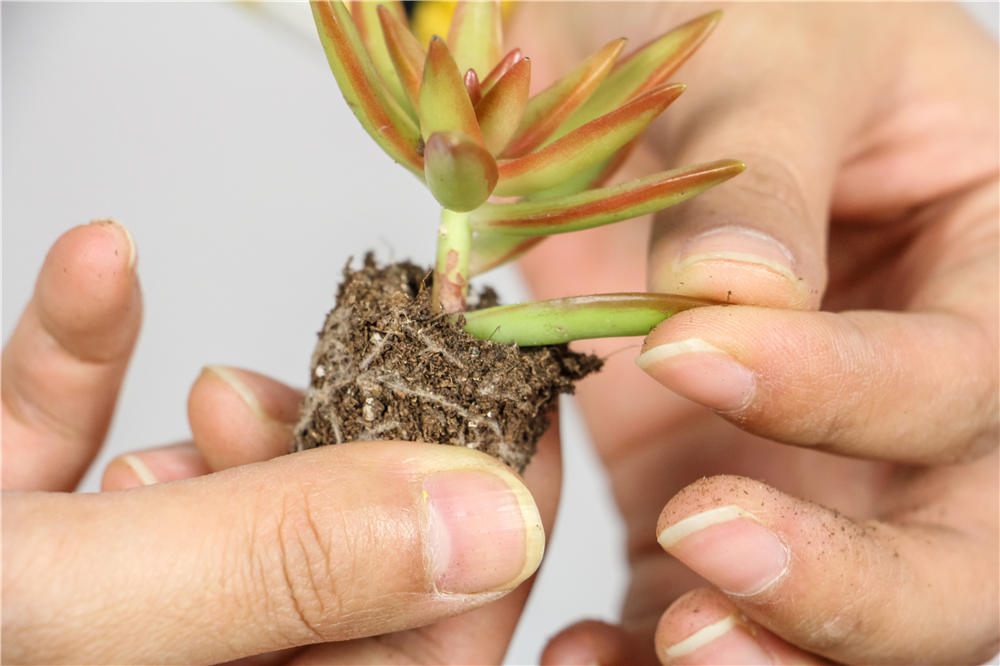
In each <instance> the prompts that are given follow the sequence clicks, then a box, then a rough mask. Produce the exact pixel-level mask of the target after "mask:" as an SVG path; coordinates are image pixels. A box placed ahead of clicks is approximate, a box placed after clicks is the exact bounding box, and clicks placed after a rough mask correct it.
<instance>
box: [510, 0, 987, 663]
mask: <svg viewBox="0 0 1000 666" xmlns="http://www.w3.org/2000/svg"><path fill="white" fill-rule="evenodd" d="M713 8H714V7H701V6H692V5H689V4H684V5H678V6H673V7H665V6H664V5H660V4H646V5H635V6H629V8H628V10H627V11H624V10H623V8H622V7H621V6H614V7H612V6H601V5H585V6H581V7H579V8H576V9H574V12H573V14H572V16H568V15H567V14H566V13H565V11H564V10H563V9H561V8H559V7H558V6H546V5H531V6H526V7H524V8H523V9H522V11H521V13H520V14H517V15H515V20H517V21H519V24H518V27H519V28H520V31H519V33H520V34H519V35H518V37H517V39H518V43H520V44H521V45H522V46H523V47H524V50H525V52H526V53H529V54H533V55H542V54H544V56H545V57H538V58H536V59H535V60H534V62H537V63H539V65H540V66H544V65H547V64H551V65H552V68H553V69H552V71H553V72H558V71H561V68H564V67H565V63H564V62H562V60H563V59H565V60H566V61H567V62H572V61H574V59H577V58H579V57H580V56H581V55H582V54H583V53H586V52H587V51H588V49H595V48H596V47H597V46H598V45H599V43H600V40H601V39H604V38H606V37H607V30H608V27H609V26H614V27H615V29H616V34H619V33H620V34H625V35H629V36H630V37H632V38H633V40H634V42H633V43H642V41H643V40H644V39H645V38H648V37H651V36H653V35H655V34H658V33H660V32H662V31H663V30H665V29H666V28H668V27H670V26H671V25H676V24H679V23H681V22H683V21H685V20H688V19H690V18H693V17H694V16H696V15H698V14H700V13H703V12H705V11H708V10H709V9H713ZM554 25H558V26H560V29H559V30H555V29H552V26H554ZM567 25H568V27H569V28H571V29H567ZM559 35H570V36H571V37H570V38H569V39H567V40H566V41H558V40H559ZM591 38H593V39H591ZM536 73H538V70H537V68H536ZM541 76H543V77H544V74H541ZM677 78H678V79H679V80H683V81H687V82H688V83H689V84H690V87H689V89H688V92H686V93H685V95H684V97H682V98H681V99H680V100H679V101H678V102H677V103H676V104H675V105H674V106H673V107H671V109H670V111H668V112H667V114H666V117H665V119H664V120H663V121H661V122H660V123H659V124H654V126H653V128H652V129H651V131H652V132H653V134H652V135H651V137H650V140H649V141H648V142H647V145H646V148H647V151H646V153H645V154H642V155H639V156H637V160H636V161H637V162H639V163H641V162H642V161H644V160H645V161H647V162H655V164H653V165H648V164H647V165H646V166H641V165H640V166H639V167H638V168H636V171H637V172H639V173H648V172H649V171H652V170H656V169H663V168H671V167H674V166H678V165H681V164H688V163H694V162H699V161H705V160H710V159H716V158H721V157H733V158H739V159H743V160H745V161H746V162H747V164H748V169H747V171H746V173H744V174H742V175H741V176H740V177H739V178H736V179H734V180H733V181H731V182H729V183H726V184H725V185H723V186H721V187H719V188H716V189H714V190H712V191H711V192H708V193H705V194H702V195H701V196H699V197H698V198H696V199H694V200H692V201H690V202H687V203H685V204H682V205H681V206H677V207H675V208H672V209H669V210H667V211H665V212H664V213H662V214H660V215H658V216H657V218H656V220H655V222H654V226H653V229H652V240H651V241H649V235H648V227H645V226H643V225H642V224H641V223H629V224H625V225H616V226H615V227H608V228H604V229H596V230H592V231H588V232H585V233H580V234H572V235H569V236H566V237H554V238H552V239H551V240H549V241H546V243H544V244H542V245H541V246H539V248H538V249H537V250H535V251H533V253H531V254H529V255H528V256H527V257H526V259H525V261H524V268H525V271H526V273H527V275H528V278H529V280H531V282H532V284H533V285H534V289H535V291H536V293H537V294H538V295H539V296H540V297H551V296H563V295H568V294H575V293H591V292H600V291H627V290H632V289H636V288H641V285H642V284H643V283H645V284H646V285H647V286H648V287H649V288H650V289H651V290H654V291H668V292H675V293H682V294H687V295H690V296H699V297H708V298H715V299H718V300H721V301H729V302H731V303H733V304H734V305H732V306H729V307H710V308H702V309H696V310H690V311H687V312H684V313H681V314H680V315H677V316H675V317H673V318H671V319H669V320H668V321H666V322H664V324H662V325H661V326H660V327H658V328H657V329H656V330H655V331H654V332H653V333H652V334H651V335H650V336H649V337H648V339H647V340H646V343H645V345H644V350H645V353H644V354H643V356H642V357H641V363H642V365H643V366H644V368H645V370H646V371H647V372H648V373H649V374H650V375H651V376H652V377H653V378H655V379H656V380H658V381H659V382H660V383H662V384H664V385H666V386H667V387H669V388H671V389H673V390H674V391H675V392H676V393H678V394H680V395H681V396H685V397H686V398H687V399H683V398H680V397H676V396H669V395H665V394H664V393H663V392H662V391H661V390H659V387H658V386H656V385H654V384H652V383H651V382H649V381H648V380H646V379H644V378H643V377H642V376H641V373H639V372H637V371H636V369H635V367H634V366H633V365H632V362H631V358H628V355H627V354H623V353H619V352H621V349H622V346H623V343H622V342H621V341H604V342H602V343H599V344H594V345H592V347H596V348H597V349H598V350H599V352H600V353H604V354H607V355H608V356H609V358H608V362H607V364H606V366H605V370H604V371H603V372H602V373H601V375H600V376H598V377H595V378H593V379H590V380H588V381H587V382H584V383H583V385H581V387H580V389H579V391H578V395H579V399H580V401H581V404H582V407H583V410H582V411H583V414H584V416H585V418H587V420H588V423H589V425H590V428H591V431H592V434H593V436H594V441H595V444H596V446H597V448H598V453H599V454H600V456H601V458H602V460H603V462H604V463H605V465H606V467H607V471H608V474H609V477H610V481H611V484H612V488H613V491H614V493H615V498H616V501H617V503H618V506H619V509H620V510H621V513H622V515H623V517H624V520H625V523H626V527H627V532H628V553H629V559H630V564H631V569H632V580H631V585H630V589H629V592H628V596H627V599H626V603H625V608H624V610H623V617H622V622H621V625H620V626H611V625H605V624H600V623H583V624H580V625H576V626H574V627H571V628H569V629H567V630H566V631H565V632H563V633H562V634H560V635H559V636H557V637H556V638H555V639H554V640H553V641H552V642H551V643H550V645H549V646H548V648H547V650H546V652H545V654H544V656H543V661H544V662H545V663H552V664H555V663H594V662H597V663H619V662H626V663H636V662H640V661H645V662H651V661H655V660H656V659H657V658H658V659H660V660H662V661H671V662H678V663H715V664H718V663H787V662H821V661H823V660H824V659H831V660H835V661H841V662H849V663H859V662H880V663H881V662H885V663H890V662H896V663H940V662H949V663H950V662H979V663H981V662H982V661H985V660H986V659H988V658H989V657H990V656H992V655H993V654H995V652H996V650H997V646H998V636H997V626H998V609H997V597H996V589H997V571H998V566H997V564H998V563H997V553H998V547H997V539H998V534H997V529H998V527H997V525H998V515H997V513H998V510H997V494H998V480H997V451H996V446H997V376H996V367H997V342H996V341H997V322H998V315H997V291H998V290H997V216H998V203H997V185H996V176H997V169H998V159H997V152H996V151H997V145H998V130H997V123H998V103H997V87H996V81H997V63H996V44H995V43H994V42H992V40H990V39H989V38H988V37H987V36H985V35H984V34H982V32H981V31H980V30H979V29H978V28H977V27H976V26H975V25H974V24H973V22H972V21H971V20H970V19H969V18H967V17H966V16H964V15H963V13H962V11H961V9H960V8H958V7H949V6H943V5H920V6H913V5H900V6H891V7H890V6H885V5H852V6H840V5H828V4H819V5H807V6H797V5H787V4H777V5H766V6H750V5H745V4H738V5H733V6H730V7H729V8H728V9H727V11H726V15H725V16H724V17H723V19H722V21H721V23H720V24H719V26H718V28H717V29H716V31H715V33H714V34H713V35H712V36H711V38H710V39H709V40H708V41H707V42H706V44H705V45H704V46H703V47H702V48H701V50H700V51H699V52H698V53H697V54H696V55H695V56H694V57H693V58H692V60H691V61H690V62H689V63H687V64H685V65H684V68H683V69H682V70H681V73H680V75H679V76H678V77H677ZM647 243H648V252H649V262H648V268H647V269H646V270H645V272H644V271H643V267H642V266H641V265H639V264H638V262H636V261H635V259H634V258H635V257H637V256H641V254H642V253H643V252H644V251H645V250H646V247H647ZM568 258H571V259H568ZM550 266H559V270H558V271H551V270H550V269H549V267H550ZM760 306H765V307H760ZM820 306H822V311H816V310H817V308H819V307H820ZM696 403H697V404H696ZM705 407H709V408H711V409H710V410H709V409H705ZM713 412H714V413H713ZM753 479H760V480H763V481H766V482H767V485H765V483H762V482H761V481H756V480H753ZM654 527H655V530H654ZM657 536H658V537H659V541H660V544H662V545H663V547H665V548H666V550H667V551H668V553H670V555H672V556H673V557H665V556H664V553H663V547H661V545H660V544H658V543H657V541H656V537H657ZM697 574H700V576H699V575H697ZM692 590H694V591H692ZM654 644H655V647H656V650H655V654H654V651H653V647H654Z"/></svg>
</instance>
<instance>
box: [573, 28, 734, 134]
mask: <svg viewBox="0 0 1000 666" xmlns="http://www.w3.org/2000/svg"><path fill="white" fill-rule="evenodd" d="M721 17H722V12H721V11H714V12H710V13H708V14H705V15H703V16H699V17H698V18H696V19H694V20H692V21H689V22H687V23H685V24H684V25H682V26H679V27H677V28H674V29H673V30H671V31H670V32H668V33H666V34H665V35H663V36H661V37H658V38H656V39H654V40H652V41H650V42H648V43H646V44H644V45H643V46H642V47H640V48H639V49H637V50H636V51H635V52H633V53H630V54H628V55H627V56H625V57H624V58H623V59H622V60H621V61H620V62H619V63H618V65H617V66H616V67H615V68H614V70H613V71H612V72H611V73H610V74H609V75H608V76H607V78H605V79H604V81H603V82H601V85H600V86H599V87H598V88H597V91H596V92H595V93H594V95H593V96H592V97H591V98H590V99H589V100H587V103H586V104H584V105H583V106H582V107H580V109H579V110H578V111H577V112H576V113H574V114H573V115H572V116H571V117H570V119H569V121H568V122H566V124H565V125H563V126H562V127H560V128H559V132H558V134H557V136H561V135H564V134H566V133H568V132H571V131H572V130H574V129H576V128H577V127H579V126H581V125H583V124H584V123H587V122H590V121H591V120H593V119H594V118H597V117H599V116H602V115H604V114H605V113H608V112H610V111H611V110H612V109H615V108H617V107H619V106H621V105H622V104H624V103H625V102H627V101H628V100H630V99H634V98H635V97H636V96H638V95H641V94H642V93H644V92H646V91H647V90H651V89H653V88H655V87H656V86H658V85H661V84H663V83H665V82H666V80H667V78H668V77H669V76H670V75H671V74H673V73H674V71H676V70H677V68H678V67H680V66H681V65H682V64H683V63H684V61H685V60H687V59H688V58H689V57H691V55H692V54H693V53H694V52H695V51H697V50H698V47H699V46H701V43H702V42H704V41H705V38H706V37H708V35H709V33H711V32H712V29H713V28H715V26H716V24H717V23H718V22H719V19H720V18H721Z"/></svg>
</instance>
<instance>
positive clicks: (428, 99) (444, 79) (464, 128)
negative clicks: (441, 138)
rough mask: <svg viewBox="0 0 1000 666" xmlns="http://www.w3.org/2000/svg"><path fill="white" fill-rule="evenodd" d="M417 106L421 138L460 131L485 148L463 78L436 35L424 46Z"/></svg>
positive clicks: (445, 47)
mask: <svg viewBox="0 0 1000 666" xmlns="http://www.w3.org/2000/svg"><path fill="white" fill-rule="evenodd" d="M419 109H420V110H419V113H420V132H421V133H422V134H423V137H424V141H428V140H429V139H430V136H431V134H434V133H435V132H461V133H462V134H464V135H465V136H467V137H469V138H471V139H473V140H475V141H476V142H477V143H479V144H480V145H483V147H484V148H485V145H484V144H483V135H482V133H481V132H480V130H479V121H477V120H476V111H475V109H473V108H472V101H471V100H470V99H469V93H468V91H466V89H465V82H464V81H463V80H462V75H461V73H459V70H458V66H457V65H456V64H455V61H454V60H453V59H452V57H451V52H450V51H448V45H447V44H445V43H444V40H443V39H441V38H440V37H434V38H433V39H431V44H430V47H429V48H428V50H427V62H426V64H425V65H424V77H423V81H422V82H421V83H420V106H419Z"/></svg>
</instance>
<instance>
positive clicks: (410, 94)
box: [376, 5, 427, 112]
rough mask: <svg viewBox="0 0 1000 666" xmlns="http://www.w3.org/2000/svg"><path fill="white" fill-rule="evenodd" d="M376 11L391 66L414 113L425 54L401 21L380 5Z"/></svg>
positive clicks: (417, 101)
mask: <svg viewBox="0 0 1000 666" xmlns="http://www.w3.org/2000/svg"><path fill="white" fill-rule="evenodd" d="M376 10H377V12H378V18H379V22H380V24H381V26H382V35H383V38H384V39H385V47H386V50H387V51H388V53H389V58H390V59H391V61H392V66H393V68H394V69H395V70H396V76H397V77H398V78H399V82H400V86H401V87H402V89H403V92H404V93H405V94H406V97H407V99H409V100H410V106H411V107H412V108H413V109H414V112H415V111H416V109H417V107H418V104H419V102H420V79H421V78H422V77H423V72H424V61H425V60H426V59H427V54H426V53H424V49H423V47H421V46H420V42H418V41H417V38H416V37H414V36H413V33H412V32H410V30H409V28H407V27H406V23H405V22H404V21H403V20H402V19H400V18H399V17H397V16H396V15H395V13H393V12H391V11H389V10H388V9H386V8H385V7H383V6H381V5H379V6H378V7H377V9H376Z"/></svg>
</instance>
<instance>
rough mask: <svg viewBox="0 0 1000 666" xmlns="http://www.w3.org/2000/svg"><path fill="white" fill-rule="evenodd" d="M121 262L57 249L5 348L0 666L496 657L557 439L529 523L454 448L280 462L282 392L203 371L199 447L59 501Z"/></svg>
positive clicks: (113, 361)
mask: <svg viewBox="0 0 1000 666" xmlns="http://www.w3.org/2000/svg"><path fill="white" fill-rule="evenodd" d="M134 257H135V248H134V246H133V244H132V241H131V237H130V236H129V235H128V232H127V231H125V229H124V228H123V227H121V226H120V225H117V224H115V223H110V222H104V223H95V224H91V225H86V226H82V227H77V228H75V229H72V230H70V231H69V232H67V233H66V234H64V235H63V236H62V237H61V238H60V239H59V240H58V241H56V243H55V245H54V246H53V248H52V250H51V251H50V252H49V255H48V257H47V258H46V261H45V264H44V266H43V267H42V270H41V273H40V274H39V277H38V282H37V286H36V290H35V294H34V297H33V299H32V300H31V302H30V304H29V305H28V307H27V309H26V311H25V313H24V316H23V317H22V319H21V321H20V323H19V325H18V328H17V329H16V331H15V332H14V334H13V335H12V337H11V339H10V341H9V344H8V345H7V346H6V348H5V349H4V352H3V365H4V372H3V423H2V425H3V462H4V465H3V487H4V495H3V508H4V521H3V564H4V566H3V590H4V599H3V601H4V613H3V639H4V640H3V661H4V663H84V662H89V663H152V662H164V661H169V662H174V663H196V662H197V663H203V662H220V661H229V660H233V659H237V658H243V657H246V656H247V655H256V654H260V653H267V654H266V656H262V657H251V658H249V659H250V661H251V662H252V663H285V662H291V663H296V664H306V663H322V664H332V663H350V664H357V663H379V664H382V663H388V662H392V663H400V664H405V663H441V662H454V663H488V662H499V661H500V660H501V659H502V658H503V654H504V652H505V651H506V648H507V643H508V641H509V639H510V636H511V634H512V632H513V630H514V627H515V625H516V622H517V619H518V617H519V615H520V612H521V608H522V607H523V605H524V602H525V600H526V598H527V595H528V592H529V589H530V580H529V581H527V582H525V584H523V585H519V586H518V585H517V583H519V582H520V581H521V580H523V578H524V576H525V575H527V574H528V573H530V571H531V570H533V569H534V567H535V566H537V559H538V557H540V552H538V550H539V549H540V548H541V544H540V539H541V537H540V536H539V535H537V532H536V531H537V529H538V516H539V514H541V522H542V524H543V525H544V526H546V529H547V528H548V527H551V524H552V519H553V517H554V512H555V505H556V503H557V501H558V489H559V480H560V461H559V451H558V433H557V428H552V429H550V431H549V432H548V433H547V435H546V436H545V437H544V438H543V440H542V441H541V442H540V443H539V452H538V454H537V455H536V456H535V458H534V460H533V461H532V464H531V465H530V466H529V467H528V469H527V470H526V472H525V480H526V484H527V485H528V486H529V487H530V488H531V493H532V494H533V495H534V497H535V498H537V503H538V507H539V508H538V509H537V510H536V509H535V506H534V502H533V501H532V499H531V497H529V496H528V490H527V489H525V486H524V485H522V482H521V480H520V479H518V478H517V477H516V476H515V475H514V474H513V473H512V472H511V471H510V470H509V469H508V468H507V467H505V466H503V465H501V464H500V463H498V462H497V461H495V460H493V459H492V458H489V457H488V456H486V455H485V454H481V453H479V452H476V451H471V450H468V449H465V448H462V447H443V446H438V445H431V444H415V443H411V442H405V443H400V442H366V443H349V444H343V445H340V446H334V447H322V448H320V449H315V450H311V451H304V452H301V453H298V454H294V455H288V456H282V455H281V454H283V453H285V452H286V451H287V450H288V445H289V442H290V434H291V432H290V428H289V427H288V426H287V425H286V424H284V423H283V421H286V420H291V419H294V417H295V414H296V413H297V409H298V401H299V395H298V393H297V392H295V391H293V390H291V389H289V388H288V387H285V386H283V385H281V384H278V383H277V382H274V381H272V380H269V379H267V378H265V377H263V376H261V375H257V374H255V373H250V372H246V371H240V370H234V369H222V368H215V369H210V370H207V371H206V372H205V373H203V374H202V376H201V377H200V378H199V379H198V381H196V383H195V386H194V388H193V390H192V392H191V398H190V402H189V407H190V416H191V425H192V430H193V432H194V442H191V443H186V444H180V445H175V446H171V447H164V448H160V449H156V450H152V451H142V452H136V453H134V454H130V455H127V456H123V457H119V458H117V459H116V460H115V461H113V462H112V463H111V465H110V467H109V468H108V470H107V472H106V475H105V478H104V484H103V489H104V490H105V491H113V490H116V489H124V488H128V487H135V488H134V489H132V490H128V491H124V492H102V493H99V494H69V493H67V492H64V491H70V490H72V489H73V488H74V487H75V486H76V484H77V483H78V481H79V479H80V478H81V476H82V475H83V473H84V472H85V471H86V469H87V468H88V466H89V465H90V464H91V463H92V461H93V458H94V456H95V455H96V453H97V451H98V450H99V448H100V446H101V443H102V441H103V439H104V436H105V433H106V430H107V427H108V423H109V421H110V418H111V414H112V411H113V409H114V405H115V402H116V399H117V394H118V390H119V386H120V385H121V382H122V377H123V375H124V372H125V369H126V366H127V364H128V360H129V356H130V355H131V352H132V348H133V346H134V344H135V340H136V336H137V334H138V330H139V323H140V318H141V304H140V292H139V284H138V279H137V276H136V272H135V260H134ZM275 457H277V459H274V460H271V459H272V458H275ZM263 461H266V462H263ZM255 462H256V463H258V464H254V465H250V464H248V463H255ZM182 479H183V480H182ZM428 480H433V481H432V483H433V484H434V485H430V484H427V483H425V482H426V481H428ZM166 481H177V482H176V483H164V482H166ZM498 481H500V482H501V483H497V482H498ZM136 486H144V487H136ZM421 490H423V493H424V494H423V499H421V494H420V493H421ZM58 491H63V492H58ZM428 492H430V493H432V495H434V494H435V493H441V494H439V495H437V500H434V497H432V498H431V500H428V499H427V497H428V495H427V493H428ZM511 500H513V502H512V501H511ZM434 501H436V502H437V503H435V504H433V507H434V508H433V511H434V515H435V516H437V518H435V519H432V518H430V517H428V511H429V509H428V506H430V502H434ZM469 501H471V502H472V507H479V511H478V512H477V510H476V509H475V508H472V509H470V508H468V507H469V504H468V502H469ZM494 507H495V508H494ZM470 513H471V515H470ZM529 514H533V516H531V515H529ZM491 516H492V517H491ZM505 516H514V517H516V518H514V519H513V521H512V522H511V519H509V518H507V517H505ZM515 523H516V524H517V525H516V526H517V530H516V532H515V530H514V529H512V528H513V527H514V526H515ZM442 526H444V527H443V528H442ZM508 529H509V531H507V530H508ZM529 530H530V531H532V534H531V535H529V534H527V531H529ZM521 534H524V538H523V539H522V538H521V537H520V535H521ZM508 535H510V536H508ZM529 541H530V543H529ZM505 544H506V545H508V546H510V547H508V548H505V547H504V546H505ZM531 544H535V547H534V548H533V547H532V545H531ZM436 545H441V546H442V548H444V549H446V551H447V552H446V553H444V554H445V555H446V556H447V557H446V559H444V560H440V559H437V557H438V556H439V555H441V554H442V553H441V549H440V548H437V547H435V546H436ZM526 546H527V548H528V550H529V551H534V552H529V553H528V554H525V552H524V548H525V547H526ZM505 552H510V553H511V554H512V555H513V557H512V558H507V556H506V555H504V554H503V553H505ZM498 557H499V558H500V559H498ZM442 565H444V566H442ZM510 565H514V568H513V569H512V567H511V566H510ZM529 567H530V569H529ZM518 571H520V573H519V574H518V573H517V572H518ZM511 572H513V574H516V575H514V577H513V578H508V576H510V575H511ZM453 575H454V576H455V577H454V578H449V577H450V576H453ZM432 576H433V577H432ZM456 581H457V582H456ZM504 581H507V582H504ZM452 585H454V586H455V587H451V586H452ZM459 613H461V614H460V615H458V614H459ZM324 641H336V642H324ZM302 646H306V647H302Z"/></svg>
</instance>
